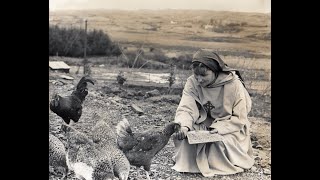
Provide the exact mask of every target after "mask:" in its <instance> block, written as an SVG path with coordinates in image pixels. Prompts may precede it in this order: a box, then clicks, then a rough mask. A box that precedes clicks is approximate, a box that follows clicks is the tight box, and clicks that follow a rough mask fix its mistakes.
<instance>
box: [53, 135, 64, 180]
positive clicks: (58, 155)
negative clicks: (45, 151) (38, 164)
mask: <svg viewBox="0 0 320 180" xmlns="http://www.w3.org/2000/svg"><path fill="white" fill-rule="evenodd" d="M49 166H52V167H54V168H57V169H58V170H59V171H62V172H63V177H62V179H64V178H65V179H67V175H68V166H67V161H66V150H65V146H64V144H63V143H62V142H61V141H60V140H59V139H58V138H57V137H56V136H54V135H52V134H50V133H49Z"/></svg>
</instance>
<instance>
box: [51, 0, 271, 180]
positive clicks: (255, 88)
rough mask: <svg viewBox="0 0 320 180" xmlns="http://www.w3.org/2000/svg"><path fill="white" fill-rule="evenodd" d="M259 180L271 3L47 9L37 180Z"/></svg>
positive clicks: (61, 1) (219, 0)
mask: <svg viewBox="0 0 320 180" xmlns="http://www.w3.org/2000/svg"><path fill="white" fill-rule="evenodd" d="M58 179H68V180H111V179H119V180H184V179H192V180H209V179H210V180H213V179H214V180H234V179H237V180H257V179H259V180H271V0H49V180H58Z"/></svg>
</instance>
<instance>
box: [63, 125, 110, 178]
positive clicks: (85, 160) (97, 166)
mask: <svg viewBox="0 0 320 180" xmlns="http://www.w3.org/2000/svg"><path fill="white" fill-rule="evenodd" d="M61 129H62V130H63V131H64V132H65V134H66V138H67V159H68V161H67V162H68V167H69V169H70V170H73V171H74V173H75V175H76V177H77V178H79V179H85V180H106V179H114V178H115V176H114V173H113V166H112V162H111V159H110V157H109V156H108V155H106V154H105V153H103V152H102V151H100V150H98V149H97V148H96V147H95V144H94V142H93V141H92V139H90V138H89V137H88V136H87V135H85V134H84V133H82V132H80V131H78V130H76V129H74V128H73V127H71V126H69V125H66V124H62V125H61Z"/></svg>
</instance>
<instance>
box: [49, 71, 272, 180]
mask: <svg viewBox="0 0 320 180" xmlns="http://www.w3.org/2000/svg"><path fill="white" fill-rule="evenodd" d="M58 75H59V74H53V73H51V74H50V75H49V99H51V97H52V95H53V94H54V93H58V94H60V95H69V94H71V92H72V90H73V88H74V85H75V84H76V83H77V82H78V80H79V79H80V76H76V75H72V76H73V77H75V79H74V80H65V79H61V78H59V76H58ZM147 91H150V89H144V88H143V87H141V89H139V90H134V89H130V88H128V87H125V86H124V87H122V88H119V86H118V84H116V83H115V82H106V81H102V80H100V81H97V83H96V84H95V85H90V86H89V94H88V96H87V97H86V100H85V101H84V104H83V114H82V116H81V119H80V121H79V122H78V123H76V124H74V127H75V128H76V129H78V130H80V131H82V132H84V133H86V134H90V133H91V128H92V127H93V126H94V125H95V123H96V122H95V121H96V120H95V119H94V118H93V116H94V114H95V113H97V114H99V116H101V117H104V118H105V120H106V122H107V123H109V125H111V126H115V125H116V124H117V123H118V122H119V121H120V120H121V119H122V118H123V117H126V118H127V119H128V120H129V122H130V124H131V125H132V129H133V131H141V130H146V129H150V128H155V127H159V126H163V125H164V124H166V123H168V122H169V121H173V119H174V113H175V110H176V108H177V106H178V103H179V101H180V95H178V94H171V95H168V94H164V93H163V92H161V91H160V95H155V96H153V97H146V96H144V95H145V94H147V93H146V92H147ZM132 104H135V105H137V106H138V107H140V108H141V109H142V110H143V114H138V113H137V112H135V111H134V110H133V109H132V107H131V105H132ZM250 121H251V123H252V126H251V136H252V137H251V139H252V142H253V147H254V155H255V160H256V162H255V165H254V167H253V168H251V169H250V170H246V171H244V172H243V173H238V174H235V175H227V176H220V175H217V176H214V177H211V178H205V177H203V176H202V175H201V174H190V173H179V172H176V171H174V170H172V169H171V167H172V166H173V164H174V162H173V161H172V159H171V157H172V155H173V150H174V145H173V141H172V140H171V139H170V141H169V143H168V144H167V145H166V146H165V147H164V148H163V149H162V150H161V151H160V152H159V153H158V154H157V155H156V157H155V158H154V159H153V162H152V165H151V173H150V178H151V179H157V180H160V179H168V180H175V179H201V180H202V179H203V180H205V179H221V180H222V179H223V180H229V179H230V180H231V179H233V180H250V179H252V180H257V179H262V180H264V179H268V180H269V179H271V121H266V120H265V119H262V118H255V117H250ZM62 123H63V121H62V119H61V118H60V117H59V116H57V115H56V114H54V113H53V112H52V111H51V110H50V109H49V124H50V126H49V132H51V133H52V134H53V135H55V136H57V137H58V138H59V139H61V140H62V141H63V142H65V140H66V139H65V137H64V135H63V133H62V132H61V130H60V126H61V124H62ZM139 172H140V174H141V175H140V177H139V179H146V176H145V173H144V172H143V171H142V170H141V171H139ZM60 177H61V174H59V173H58V175H53V174H51V173H49V180H54V179H60ZM69 179H76V178H75V177H74V174H73V173H72V172H70V174H69ZM129 179H131V180H137V179H138V178H137V169H136V168H135V167H133V166H131V170H130V174H129Z"/></svg>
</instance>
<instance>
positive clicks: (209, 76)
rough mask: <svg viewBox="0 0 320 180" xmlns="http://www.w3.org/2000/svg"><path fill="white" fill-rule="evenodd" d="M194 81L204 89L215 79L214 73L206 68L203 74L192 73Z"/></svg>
mask: <svg viewBox="0 0 320 180" xmlns="http://www.w3.org/2000/svg"><path fill="white" fill-rule="evenodd" d="M193 74H194V77H195V78H196V80H197V81H198V82H199V84H200V86H202V87H206V86H207V85H209V84H210V83H211V82H213V81H214V80H215V79H216V75H215V73H214V72H213V71H212V70H210V69H208V68H206V70H205V71H204V72H203V73H195V72H194V73H193Z"/></svg>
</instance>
